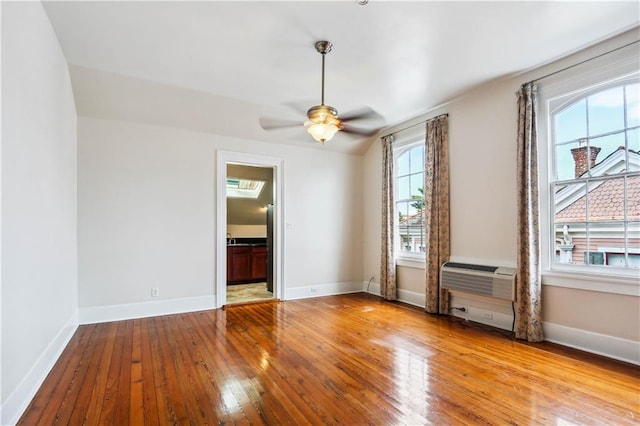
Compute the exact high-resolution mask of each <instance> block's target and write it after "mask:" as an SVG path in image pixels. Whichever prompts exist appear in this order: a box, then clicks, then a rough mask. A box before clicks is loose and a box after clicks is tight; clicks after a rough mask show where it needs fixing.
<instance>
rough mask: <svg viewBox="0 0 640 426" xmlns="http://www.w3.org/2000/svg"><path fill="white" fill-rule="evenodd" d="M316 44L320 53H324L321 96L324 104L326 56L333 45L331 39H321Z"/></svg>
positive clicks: (321, 103)
mask: <svg viewBox="0 0 640 426" xmlns="http://www.w3.org/2000/svg"><path fill="white" fill-rule="evenodd" d="M315 46H316V50H317V51H318V53H320V54H321V55H322V93H321V96H320V105H324V57H325V55H326V54H327V53H329V52H331V48H332V47H333V45H332V44H331V42H330V41H326V40H321V41H317V42H316V44H315Z"/></svg>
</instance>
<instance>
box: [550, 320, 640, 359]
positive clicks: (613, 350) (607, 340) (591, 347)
mask: <svg viewBox="0 0 640 426" xmlns="http://www.w3.org/2000/svg"><path fill="white" fill-rule="evenodd" d="M542 328H543V331H544V337H545V340H547V341H549V342H553V343H557V344H559V345H563V346H569V347H571V348H575V349H580V350H582V351H586V352H591V353H594V354H597V355H603V356H606V357H608V358H613V359H617V360H619V361H624V362H628V363H631V364H635V365H640V342H636V341H633V340H627V339H621V338H619V337H613V336H607V335H604V334H599V333H594V332H591V331H585V330H580V329H577V328H572V327H566V326H564V325H559V324H553V323H549V322H544V323H543V324H542Z"/></svg>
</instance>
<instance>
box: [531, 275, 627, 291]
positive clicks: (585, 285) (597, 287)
mask: <svg viewBox="0 0 640 426" xmlns="http://www.w3.org/2000/svg"><path fill="white" fill-rule="evenodd" d="M542 285H548V286H553V287H565V288H575V289H579V290H589V291H599V292H602V293H613V294H624V295H628V296H640V279H639V278H637V277H617V276H611V275H604V274H603V275H600V274H593V273H591V274H585V273H580V274H577V273H575V272H560V271H545V272H543V273H542Z"/></svg>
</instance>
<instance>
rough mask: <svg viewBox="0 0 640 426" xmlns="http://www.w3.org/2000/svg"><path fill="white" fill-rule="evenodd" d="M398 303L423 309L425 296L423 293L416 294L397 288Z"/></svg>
mask: <svg viewBox="0 0 640 426" xmlns="http://www.w3.org/2000/svg"><path fill="white" fill-rule="evenodd" d="M397 300H398V301H400V302H404V303H407V304H409V305H413V306H418V307H420V308H423V309H424V307H425V306H426V305H425V303H426V302H427V301H426V296H425V295H424V293H417V292H415V291H409V290H404V289H401V288H399V289H398V298H397Z"/></svg>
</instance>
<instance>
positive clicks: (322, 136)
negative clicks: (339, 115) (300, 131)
mask: <svg viewBox="0 0 640 426" xmlns="http://www.w3.org/2000/svg"><path fill="white" fill-rule="evenodd" d="M304 125H305V127H306V128H307V132H308V133H309V134H310V135H311V137H313V139H315V140H316V141H318V142H321V143H325V142H326V141H329V140H331V138H332V137H333V136H334V135H335V134H336V133H337V132H338V130H340V128H339V127H338V126H336V125H335V124H333V123H316V122H313V121H307V122H306V123H304Z"/></svg>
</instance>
